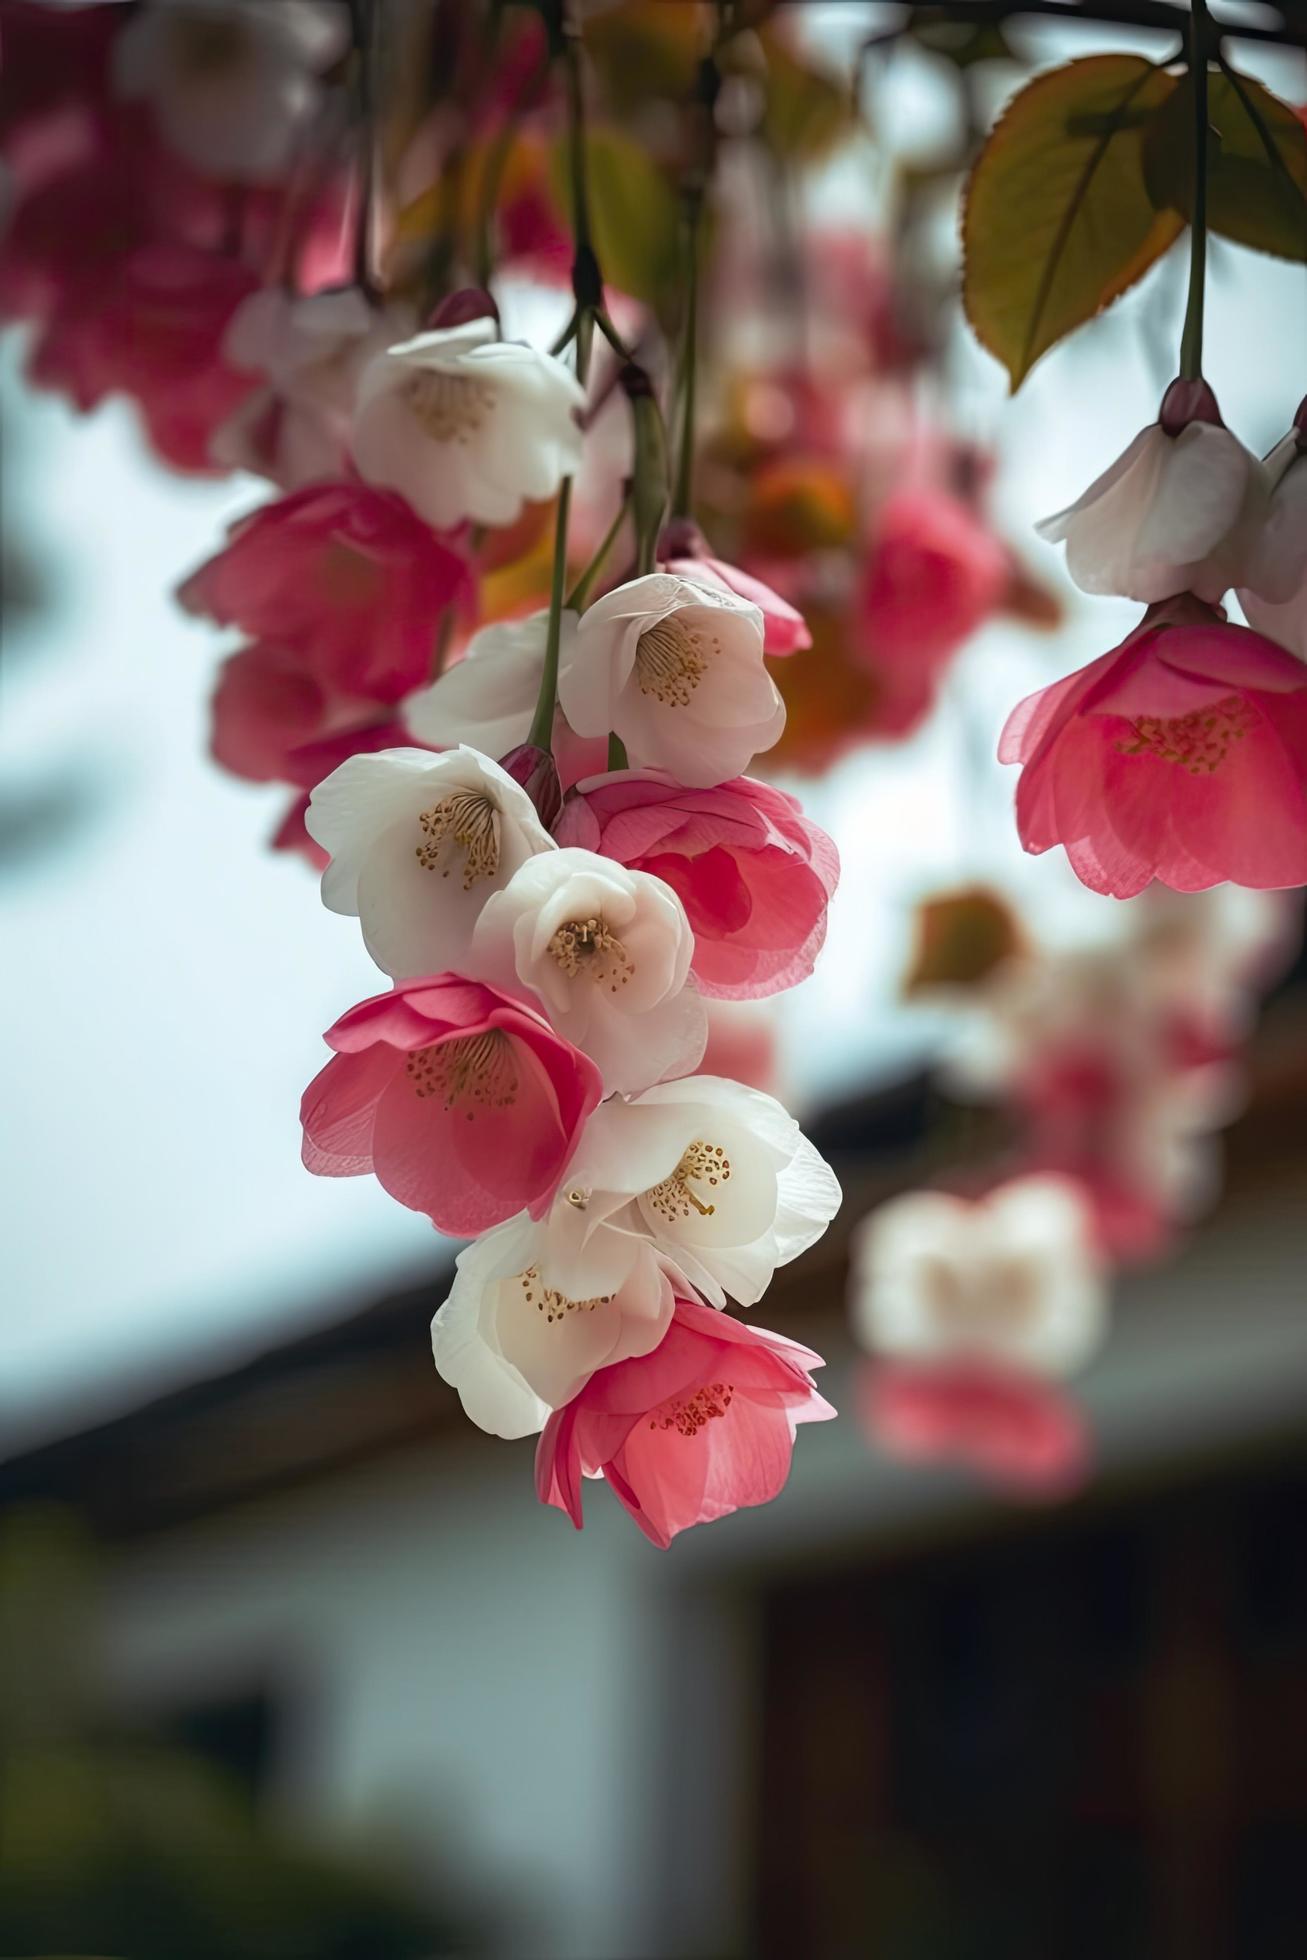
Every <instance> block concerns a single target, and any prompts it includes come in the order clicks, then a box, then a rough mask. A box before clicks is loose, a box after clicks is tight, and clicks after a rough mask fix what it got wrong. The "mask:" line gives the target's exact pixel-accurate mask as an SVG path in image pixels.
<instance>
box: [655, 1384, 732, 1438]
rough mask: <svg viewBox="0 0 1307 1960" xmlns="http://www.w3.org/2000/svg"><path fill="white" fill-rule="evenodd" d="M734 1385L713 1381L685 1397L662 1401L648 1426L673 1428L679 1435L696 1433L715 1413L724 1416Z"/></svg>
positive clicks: (728, 1406)
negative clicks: (660, 1406)
mask: <svg viewBox="0 0 1307 1960" xmlns="http://www.w3.org/2000/svg"><path fill="white" fill-rule="evenodd" d="M734 1394H735V1389H734V1387H733V1386H732V1385H731V1383H730V1382H713V1383H712V1384H711V1386H709V1387H706V1388H701V1389H699V1390H697V1391H696V1393H695V1394H693V1395H692V1396H690V1398H689V1400H688V1401H684V1402H682V1401H681V1400H680V1399H679V1398H678V1399H677V1400H675V1401H672V1402H666V1403H664V1405H663V1409H662V1410H661V1411H660V1412H659V1414H658V1415H656V1416H654V1417H653V1418H652V1419H651V1420H650V1423H649V1427H650V1429H674V1430H676V1432H677V1434H678V1435H680V1436H697V1435H698V1434H699V1431H700V1430H701V1429H706V1428H707V1426H708V1424H709V1423H710V1422H712V1421H713V1420H714V1419H715V1418H716V1417H718V1416H724V1415H725V1414H726V1411H727V1410H728V1409H729V1408H730V1406H731V1401H732V1398H733V1397H734Z"/></svg>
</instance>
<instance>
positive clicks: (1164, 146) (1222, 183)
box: [1144, 70, 1307, 261]
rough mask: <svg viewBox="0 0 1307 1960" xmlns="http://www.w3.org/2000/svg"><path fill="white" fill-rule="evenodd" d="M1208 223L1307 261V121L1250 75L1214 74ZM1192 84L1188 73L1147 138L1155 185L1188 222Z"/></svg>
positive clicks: (1148, 167)
mask: <svg viewBox="0 0 1307 1960" xmlns="http://www.w3.org/2000/svg"><path fill="white" fill-rule="evenodd" d="M1207 87H1208V95H1207V119H1208V124H1209V136H1208V157H1207V223H1208V228H1209V230H1211V231H1215V232H1219V233H1220V234H1221V236H1222V237H1224V238H1233V239H1234V240H1236V241H1237V243H1238V244H1240V245H1250V246H1252V247H1253V248H1254V250H1256V251H1259V252H1271V253H1273V254H1274V255H1275V256H1276V257H1277V258H1282V259H1297V260H1299V261H1303V260H1307V128H1304V127H1303V124H1302V122H1301V121H1300V120H1299V118H1298V116H1297V115H1296V114H1295V113H1294V111H1293V110H1292V109H1290V108H1289V107H1288V106H1287V104H1286V103H1283V102H1281V101H1280V100H1279V99H1278V98H1277V97H1276V96H1274V95H1272V94H1271V92H1270V90H1269V89H1265V88H1263V87H1262V85H1261V83H1260V82H1255V81H1253V79H1252V78H1251V76H1248V75H1237V76H1236V75H1233V74H1231V73H1229V72H1228V71H1227V72H1224V73H1222V72H1221V71H1219V70H1213V71H1212V73H1211V74H1210V75H1209V76H1208V84H1207ZM1193 122H1194V105H1193V90H1192V87H1191V84H1190V80H1189V77H1188V76H1187V75H1185V76H1184V77H1183V78H1182V79H1181V80H1180V82H1179V83H1178V84H1177V86H1176V88H1175V90H1174V91H1173V93H1172V95H1171V97H1170V99H1169V100H1168V101H1167V102H1166V103H1164V104H1163V106H1162V108H1161V109H1160V110H1159V111H1158V114H1157V115H1156V117H1155V118H1154V120H1153V124H1152V127H1151V128H1150V129H1149V131H1148V135H1147V138H1146V140H1145V143H1144V171H1145V176H1146V180H1147V184H1148V192H1149V195H1150V197H1151V198H1152V200H1153V202H1154V203H1155V204H1156V205H1157V206H1158V207H1159V209H1162V210H1167V209H1170V210H1174V211H1177V212H1179V213H1180V215H1181V216H1182V217H1183V218H1184V219H1185V220H1186V221H1187V220H1188V217H1189V213H1190V211H1191V210H1192V208H1193V185H1194V143H1193V134H1192V132H1193Z"/></svg>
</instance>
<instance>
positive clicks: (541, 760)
mask: <svg viewBox="0 0 1307 1960" xmlns="http://www.w3.org/2000/svg"><path fill="white" fill-rule="evenodd" d="M499 766H500V768H501V769H502V770H503V771H504V773H505V775H508V776H511V777H512V778H513V781H514V782H515V783H520V784H521V785H522V788H523V789H524V790H525V791H526V793H527V795H528V796H529V797H530V798H531V801H532V802H533V803H534V804H535V806H536V814H537V815H538V817H539V818H540V821H541V823H542V824H543V825H544V827H545V829H546V830H552V829H553V827H554V825H555V824H556V823H557V822H558V819H559V816H560V815H561V813H562V808H563V785H562V783H561V782H560V781H559V779H558V766H557V764H556V763H555V761H554V758H553V756H552V755H550V753H549V751H548V749H538V748H537V747H536V745H535V743H534V742H523V743H521V744H520V746H519V747H517V748H515V749H510V750H509V751H508V754H507V755H502V756H500V758H499Z"/></svg>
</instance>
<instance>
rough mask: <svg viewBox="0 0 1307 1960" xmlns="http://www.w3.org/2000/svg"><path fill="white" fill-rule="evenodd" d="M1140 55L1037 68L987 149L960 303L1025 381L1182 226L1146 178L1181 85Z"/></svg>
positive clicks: (984, 339)
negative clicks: (1159, 118)
mask: <svg viewBox="0 0 1307 1960" xmlns="http://www.w3.org/2000/svg"><path fill="white" fill-rule="evenodd" d="M1175 88H1176V82H1175V79H1174V77H1172V76H1170V75H1168V74H1167V73H1166V71H1165V70H1164V69H1161V68H1154V67H1153V66H1152V65H1151V63H1149V62H1147V61H1144V60H1142V59H1141V58H1140V57H1139V56H1137V55H1124V54H1106V55H1090V56H1088V57H1086V58H1085V59H1084V60H1082V61H1072V62H1070V63H1068V64H1067V66H1066V67H1064V68H1056V69H1054V70H1053V71H1052V72H1051V73H1049V74H1047V75H1039V76H1037V77H1036V79H1035V80H1034V81H1033V82H1031V83H1030V84H1029V85H1028V87H1026V88H1024V89H1023V90H1022V91H1021V93H1020V94H1019V95H1018V96H1017V97H1016V98H1015V100H1014V101H1013V102H1012V103H1011V104H1010V105H1009V107H1008V109H1007V111H1006V112H1005V114H1004V115H1003V116H1002V117H1001V118H1000V120H999V121H998V123H997V124H996V125H995V127H994V129H993V131H992V133H991V134H990V137H989V140H988V141H987V142H986V144H985V146H984V148H983V149H982V151H981V153H980V155H979V157H978V158H977V159H976V162H975V165H974V167H973V169H972V172H971V176H970V179H969V181H968V184H967V192H966V200H965V204H964V207H963V217H962V242H963V254H964V270H963V302H964V304H965V306H966V312H967V318H968V319H969V320H970V322H971V325H972V327H973V329H974V330H975V333H976V336H977V338H978V339H979V340H980V342H981V344H982V346H985V347H987V348H988V349H989V351H990V353H991V354H994V355H996V356H997V358H998V359H999V360H1000V361H1001V362H1002V363H1003V365H1004V367H1005V368H1006V369H1007V371H1008V374H1009V375H1010V377H1011V381H1012V386H1013V388H1014V389H1016V388H1017V387H1019V386H1020V384H1021V382H1022V381H1023V380H1024V378H1025V376H1026V375H1027V374H1028V373H1029V372H1030V369H1031V368H1032V367H1033V366H1034V364H1035V362H1036V361H1037V360H1038V359H1039V357H1040V355H1041V354H1043V353H1045V352H1047V350H1048V349H1049V348H1050V347H1052V346H1054V345H1056V343H1057V342H1058V341H1059V340H1061V339H1063V338H1064V336H1065V335H1067V334H1069V333H1071V332H1072V331H1073V330H1074V329H1075V328H1076V327H1079V326H1082V325H1083V324H1084V322H1085V321H1086V320H1092V319H1093V317H1094V315H1095V314H1096V313H1100V312H1101V311H1102V309H1103V308H1104V307H1105V306H1107V305H1109V304H1110V303H1111V301H1112V300H1114V299H1116V298H1117V297H1118V296H1119V295H1120V294H1121V293H1123V292H1124V291H1125V290H1126V288H1127V287H1128V286H1132V285H1133V284H1134V282H1135V281H1136V280H1137V279H1139V278H1141V277H1142V276H1143V274H1144V273H1145V272H1147V270H1148V268H1149V266H1151V265H1152V264H1153V262H1154V261H1155V260H1156V259H1157V258H1159V257H1160V256H1161V254H1162V253H1163V252H1164V251H1165V250H1166V248H1167V247H1168V245H1170V244H1171V243H1172V241H1173V240H1174V239H1175V238H1176V237H1178V235H1179V233H1180V231H1181V230H1182V229H1183V224H1184V221H1183V219H1182V217H1181V216H1180V214H1179V212H1177V211H1175V210H1172V209H1169V208H1167V209H1162V210H1159V209H1158V208H1157V206H1156V204H1155V203H1154V201H1153V199H1152V198H1151V197H1150V195H1149V191H1148V187H1147V184H1146V182H1145V178H1144V162H1143V137H1144V134H1145V132H1146V131H1147V130H1148V128H1149V126H1150V124H1151V123H1152V120H1153V118H1154V117H1155V116H1156V115H1157V113H1158V111H1159V110H1160V109H1161V108H1162V107H1163V105H1164V104H1165V103H1166V102H1167V101H1168V100H1169V98H1170V96H1171V95H1172V94H1173V93H1174V91H1175Z"/></svg>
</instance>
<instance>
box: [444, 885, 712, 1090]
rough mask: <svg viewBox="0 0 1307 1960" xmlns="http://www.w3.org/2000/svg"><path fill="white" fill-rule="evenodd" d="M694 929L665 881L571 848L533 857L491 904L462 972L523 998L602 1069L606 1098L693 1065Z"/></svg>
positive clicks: (696, 1054)
mask: <svg viewBox="0 0 1307 1960" xmlns="http://www.w3.org/2000/svg"><path fill="white" fill-rule="evenodd" d="M693 954H694V933H693V932H692V930H691V928H690V921H689V920H688V919H687V918H686V916H685V907H684V906H683V905H682V904H681V901H680V899H679V898H678V897H677V896H676V893H675V892H674V891H673V890H672V888H671V886H670V885H665V884H664V883H663V881H662V879H661V878H653V877H650V875H649V874H648V873H647V872H645V871H629V870H627V868H626V867H625V866H624V865H621V864H617V863H615V862H614V861H613V860H612V859H611V858H605V857H599V856H598V855H597V854H596V853H595V852H593V851H582V850H576V849H571V848H569V849H567V850H555V851H550V852H548V853H547V854H545V855H542V856H540V857H535V858H531V859H530V860H528V862H527V863H525V864H524V865H523V866H522V868H521V870H520V871H518V872H517V873H516V874H515V876H514V877H513V878H512V879H511V880H510V882H509V883H508V885H506V886H505V888H504V889H503V890H502V891H500V892H496V893H495V894H494V895H493V896H491V897H489V898H487V900H486V902H485V906H484V908H483V910H482V912H481V916H480V918H479V919H478V920H477V923H476V930H475V931H474V932H473V935H472V951H471V958H470V965H469V969H468V970H469V972H470V973H471V974H472V975H474V976H475V977H476V978H477V979H483V980H489V981H490V982H491V983H492V984H493V985H495V986H498V987H503V988H504V989H506V990H507V991H509V992H514V993H520V992H523V991H525V992H527V993H528V994H530V995H532V996H534V998H535V999H536V1000H537V1001H538V1002H539V1004H540V1006H541V1008H542V1009H543V1011H544V1013H545V1014H546V1016H547V1017H548V1019H549V1020H550V1021H551V1022H552V1023H553V1025H554V1026H555V1027H556V1028H557V1029H558V1032H559V1033H560V1034H561V1035H564V1036H566V1038H567V1040H569V1041H570V1042H572V1043H573V1044H574V1046H575V1047H577V1048H580V1049H583V1050H584V1051H585V1053H586V1054H587V1055H589V1056H591V1057H592V1058H593V1060H594V1061H596V1062H597V1063H598V1064H599V1067H600V1069H601V1071H602V1072H603V1078H604V1086H605V1088H606V1089H608V1090H609V1091H610V1092H611V1091H613V1090H620V1091H622V1092H624V1093H629V1092H631V1091H634V1090H637V1089H647V1088H648V1087H649V1085H650V1083H652V1082H660V1081H662V1080H663V1078H664V1077H665V1076H669V1075H686V1074H688V1073H689V1071H690V1070H691V1069H693V1068H696V1067H697V1066H698V1064H699V1062H700V1060H701V1058H702V1056H703V1050H704V1044H705V1042H706V1041H707V1039H708V1016H707V1013H706V1011H705V1008H704V1004H703V1002H702V1000H701V999H700V998H699V995H698V994H697V993H696V992H695V989H694V986H693V984H692V983H691V982H690V980H689V973H690V960H691V958H692V957H693Z"/></svg>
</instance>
